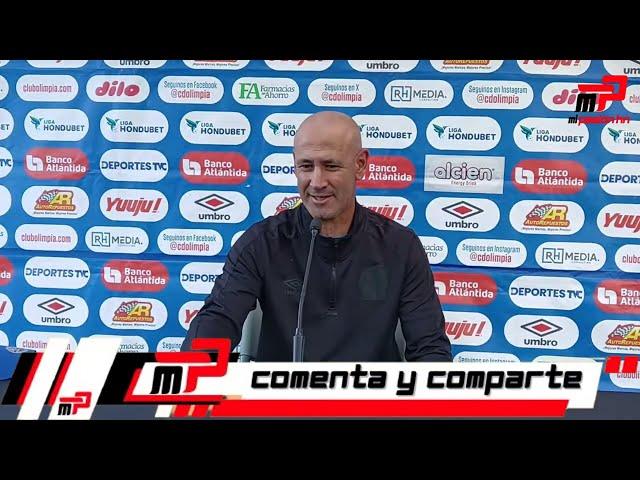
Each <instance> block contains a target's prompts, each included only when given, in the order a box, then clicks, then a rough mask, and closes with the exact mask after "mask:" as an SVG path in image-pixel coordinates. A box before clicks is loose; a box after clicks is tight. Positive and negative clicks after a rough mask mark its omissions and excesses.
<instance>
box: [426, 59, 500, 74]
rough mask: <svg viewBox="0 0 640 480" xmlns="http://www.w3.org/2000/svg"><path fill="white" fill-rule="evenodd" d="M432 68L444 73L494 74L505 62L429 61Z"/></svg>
mask: <svg viewBox="0 0 640 480" xmlns="http://www.w3.org/2000/svg"><path fill="white" fill-rule="evenodd" d="M429 62H430V63H431V66H432V67H433V68H434V69H436V70H437V71H439V72H442V73H492V72H495V71H496V70H498V69H499V68H500V67H501V66H502V64H503V63H504V60H429Z"/></svg>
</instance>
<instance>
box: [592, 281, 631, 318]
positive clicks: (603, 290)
mask: <svg viewBox="0 0 640 480" xmlns="http://www.w3.org/2000/svg"><path fill="white" fill-rule="evenodd" d="M593 298H594V299H595V302H596V305H598V308H599V309H600V310H602V311H603V312H609V313H622V314H636V315H637V314H638V313H640V281H633V280H604V281H603V282H600V283H599V284H598V286H597V287H596V289H595V291H594V292H593Z"/></svg>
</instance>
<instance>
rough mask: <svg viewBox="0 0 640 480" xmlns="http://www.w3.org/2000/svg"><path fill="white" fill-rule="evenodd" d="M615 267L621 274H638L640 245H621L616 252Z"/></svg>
mask: <svg viewBox="0 0 640 480" xmlns="http://www.w3.org/2000/svg"><path fill="white" fill-rule="evenodd" d="M616 265H617V266H618V268H619V269H620V270H622V271H623V272H629V273H640V245H623V246H622V247H620V248H619V249H618V251H617V252H616Z"/></svg>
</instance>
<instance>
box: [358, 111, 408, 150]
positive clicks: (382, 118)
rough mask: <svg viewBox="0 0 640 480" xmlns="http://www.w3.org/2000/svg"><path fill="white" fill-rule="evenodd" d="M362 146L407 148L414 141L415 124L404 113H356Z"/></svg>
mask: <svg viewBox="0 0 640 480" xmlns="http://www.w3.org/2000/svg"><path fill="white" fill-rule="evenodd" d="M353 121H354V122H356V123H357V124H358V126H359V127H360V136H361V137H362V147H363V148H408V147H410V146H411V145H413V142H415V141H416V135H417V129H416V124H415V123H414V122H413V120H411V119H410V118H409V117H405V116H404V115H356V116H355V117H353Z"/></svg>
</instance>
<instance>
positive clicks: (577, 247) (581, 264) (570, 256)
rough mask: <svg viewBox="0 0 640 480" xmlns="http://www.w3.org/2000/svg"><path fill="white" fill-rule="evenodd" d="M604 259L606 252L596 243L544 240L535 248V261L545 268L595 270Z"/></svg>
mask: <svg viewBox="0 0 640 480" xmlns="http://www.w3.org/2000/svg"><path fill="white" fill-rule="evenodd" d="M606 261H607V252H606V251H605V249H604V248H603V247H602V245H599V244H597V243H569V242H545V243H543V244H541V245H540V246H539V247H538V248H537V250H536V262H538V265H540V266H541V267H542V268H544V269H546V270H582V271H587V272H595V271H597V270H600V269H601V268H602V267H604V263H605V262H606Z"/></svg>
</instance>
